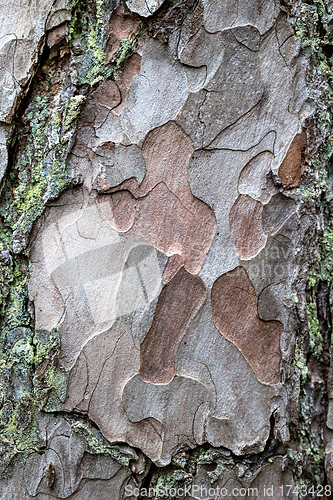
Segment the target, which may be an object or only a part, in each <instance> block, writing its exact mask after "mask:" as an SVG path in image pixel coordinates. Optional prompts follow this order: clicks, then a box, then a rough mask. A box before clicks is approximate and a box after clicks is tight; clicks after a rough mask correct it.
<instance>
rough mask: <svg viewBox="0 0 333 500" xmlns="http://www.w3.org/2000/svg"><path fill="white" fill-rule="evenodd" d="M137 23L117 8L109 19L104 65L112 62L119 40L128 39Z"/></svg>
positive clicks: (121, 9) (135, 28)
mask: <svg viewBox="0 0 333 500" xmlns="http://www.w3.org/2000/svg"><path fill="white" fill-rule="evenodd" d="M138 26H139V23H138V21H137V20H136V19H134V17H133V16H131V15H129V14H126V12H125V10H124V8H123V7H119V8H118V9H117V10H116V11H115V12H114V13H113V14H112V16H111V17H110V21H109V32H110V35H109V38H108V40H107V42H106V57H105V64H109V63H110V62H111V61H112V58H113V56H114V54H115V53H116V52H117V50H118V49H119V46H120V43H119V40H121V39H122V38H128V37H130V36H131V35H132V34H133V33H135V31H136V30H137V28H138Z"/></svg>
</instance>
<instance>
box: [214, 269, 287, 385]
mask: <svg viewBox="0 0 333 500" xmlns="http://www.w3.org/2000/svg"><path fill="white" fill-rule="evenodd" d="M212 310H213V319H214V323H215V326H216V327H217V329H218V330H219V331H220V332H221V333H222V335H223V336H224V337H225V338H226V339H228V340H229V341H230V342H232V343H233V344H234V345H235V346H236V347H237V349H239V350H240V352H241V353H242V354H243V356H244V358H245V359H246V361H247V362H248V363H249V365H250V366H251V368H252V370H253V371H254V373H255V375H256V377H257V379H258V380H259V382H261V383H262V384H266V385H275V384H277V383H278V382H279V376H280V364H281V358H282V355H281V348H280V339H281V335H282V332H283V325H282V323H281V322H280V321H262V320H261V319H260V318H258V316H257V296H256V293H255V290H254V288H253V285H252V283H251V281H250V279H249V277H248V275H247V272H246V271H245V269H244V268H243V267H238V268H236V269H234V270H233V271H230V272H228V273H226V274H223V275H222V276H220V277H219V278H218V279H217V280H216V281H215V283H214V285H213V288H212Z"/></svg>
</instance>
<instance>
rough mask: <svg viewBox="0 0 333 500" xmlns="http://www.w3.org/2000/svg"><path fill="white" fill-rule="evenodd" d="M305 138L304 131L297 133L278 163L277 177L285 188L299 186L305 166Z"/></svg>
mask: <svg viewBox="0 0 333 500" xmlns="http://www.w3.org/2000/svg"><path fill="white" fill-rule="evenodd" d="M306 157H307V139H306V133H305V132H302V133H301V134H297V135H296V136H295V137H294V139H293V141H292V143H291V144H290V147H289V149H288V152H287V154H286V156H285V158H284V160H283V162H282V163H281V165H280V168H279V178H280V180H281V182H282V184H283V187H284V188H286V189H292V188H295V187H297V186H299V184H300V182H301V177H302V175H303V173H304V170H305V168H306Z"/></svg>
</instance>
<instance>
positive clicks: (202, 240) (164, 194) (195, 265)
mask: <svg viewBox="0 0 333 500" xmlns="http://www.w3.org/2000/svg"><path fill="white" fill-rule="evenodd" d="M142 150H143V156H144V159H145V161H146V175H145V178H144V180H143V181H142V184H141V185H140V186H138V184H137V182H136V181H135V180H134V179H128V180H127V181H125V182H123V183H122V184H121V185H120V186H118V187H117V188H114V189H112V194H108V195H101V197H100V198H98V201H99V202H101V206H102V205H103V206H104V208H105V209H104V212H103V213H104V217H105V220H107V221H109V223H110V224H111V225H113V226H115V227H116V228H117V230H118V231H121V232H125V231H129V232H128V235H129V236H140V237H142V238H143V239H144V240H146V241H150V242H151V243H152V244H153V245H154V246H155V248H157V249H158V250H160V251H162V252H163V253H165V254H166V255H168V256H173V255H175V254H176V255H177V257H174V258H173V259H172V260H171V262H170V264H168V266H167V269H166V270H165V278H166V281H168V280H170V279H171V278H172V276H174V275H175V273H176V272H177V271H178V269H179V268H180V267H181V266H182V265H184V267H185V269H186V270H187V271H188V272H190V273H192V274H197V273H198V272H199V271H200V268H201V266H202V264H203V261H204V259H205V257H206V254H207V252H208V250H209V248H210V246H211V244H212V241H213V238H214V234H215V231H216V219H215V216H214V213H213V211H212V209H211V208H210V207H209V206H208V205H206V204H205V203H204V202H202V201H201V200H199V199H198V198H196V197H195V196H193V194H192V192H191V188H190V184H189V181H188V172H187V166H188V163H189V160H190V157H191V154H192V152H193V146H192V142H191V140H190V139H189V138H188V137H187V135H186V134H185V133H184V132H183V131H182V129H181V128H180V127H178V125H176V124H175V123H174V122H170V123H167V124H166V125H163V126H162V127H159V128H157V129H155V130H153V131H152V132H150V133H149V134H148V136H147V137H146V139H145V141H144V144H143V148H142ZM117 191H118V194H117V197H116V198H117V201H116V202H115V193H116V192H117ZM129 193H130V194H129ZM106 197H108V198H106ZM121 198H123V199H122V200H121ZM106 199H109V207H105V205H106V204H104V203H103V201H105V200H106ZM117 206H119V207H121V210H117V209H116V207H117ZM128 214H130V217H129V215H128ZM130 221H131V224H132V225H131V227H129V225H128V223H129V222H130Z"/></svg>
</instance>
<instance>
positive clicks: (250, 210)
mask: <svg viewBox="0 0 333 500" xmlns="http://www.w3.org/2000/svg"><path fill="white" fill-rule="evenodd" d="M262 210H263V205H262V203H260V201H256V200H254V199H253V198H251V197H250V196H248V195H241V196H238V198H237V200H236V202H235V204H234V206H233V207H232V209H231V211H230V215H229V223H230V229H231V232H232V234H233V235H234V237H235V245H236V252H237V255H238V257H239V258H240V259H243V260H249V259H252V257H254V256H255V255H257V254H258V253H259V252H260V250H262V249H263V248H264V246H265V244H266V241H267V235H266V234H265V233H264V231H263V228H262Z"/></svg>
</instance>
